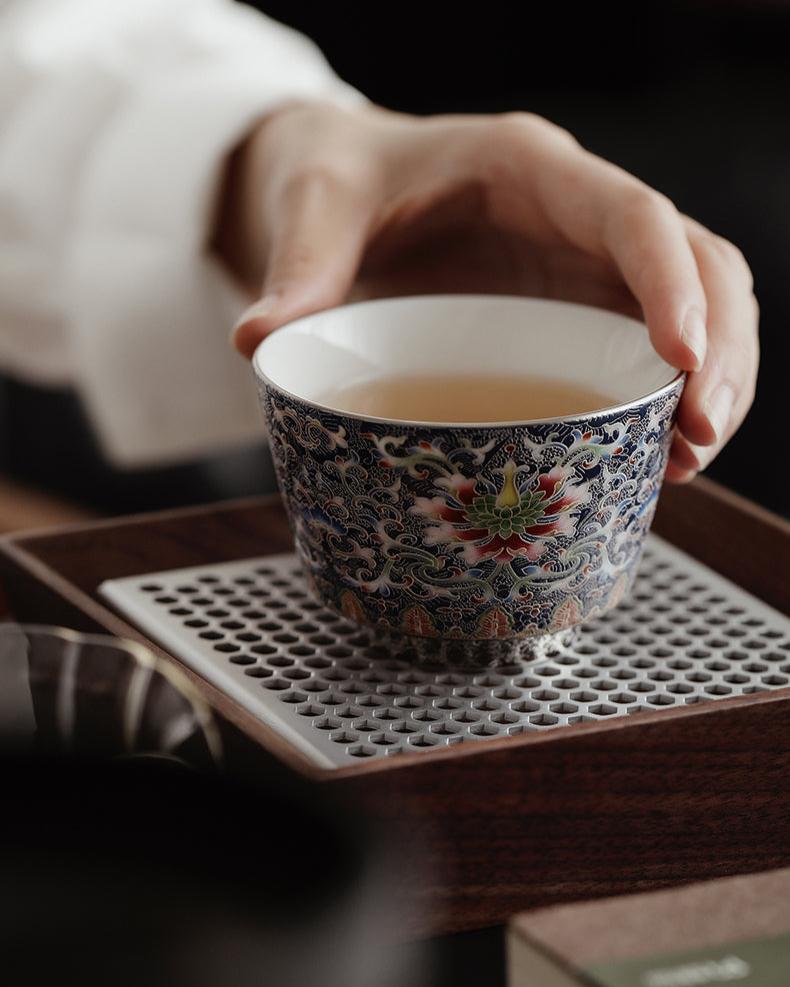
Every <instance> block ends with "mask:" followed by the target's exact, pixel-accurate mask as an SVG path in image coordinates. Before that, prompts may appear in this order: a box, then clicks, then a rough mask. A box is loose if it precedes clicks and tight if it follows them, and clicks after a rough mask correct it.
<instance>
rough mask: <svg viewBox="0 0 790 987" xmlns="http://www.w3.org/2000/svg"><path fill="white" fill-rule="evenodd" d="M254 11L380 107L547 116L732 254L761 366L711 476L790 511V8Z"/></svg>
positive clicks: (492, 6) (276, 5)
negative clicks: (784, 444) (787, 476)
mask: <svg viewBox="0 0 790 987" xmlns="http://www.w3.org/2000/svg"><path fill="white" fill-rule="evenodd" d="M256 6H258V7H259V9H261V10H263V11H264V12H265V13H267V14H268V15H270V16H272V17H275V18H276V19H278V20H281V21H283V22H285V23H287V24H290V25H292V26H293V27H296V28H297V29H298V30H300V31H302V32H304V33H306V34H308V35H309V36H310V37H312V38H313V39H314V40H315V41H316V42H317V43H318V45H319V46H320V47H321V48H322V50H323V51H324V53H325V54H326V56H327V58H328V59H329V61H330V62H331V63H332V66H333V67H334V69H335V70H336V71H337V72H338V73H339V74H340V75H341V76H342V77H343V78H344V79H346V80H347V81H348V82H350V83H351V84H352V85H354V86H356V87H357V88H358V89H360V90H361V91H362V92H364V93H365V95H367V96H368V97H370V98H371V99H373V100H374V101H376V102H378V103H380V104H382V105H384V106H388V107H391V108H392V109H397V110H402V111H406V112H412V113H420V114H422V113H438V112H497V111H501V110H514V109H520V110H530V111H532V112H536V113H540V114H542V115H544V116H546V117H549V118H550V119H551V120H554V121H555V122H557V123H559V124H561V125H562V126H564V127H566V128H568V129H569V130H570V131H572V132H573V133H574V134H575V136H576V137H577V138H578V139H579V140H580V141H581V142H582V144H584V146H585V147H587V148H589V149H590V150H592V151H595V152H596V153H598V154H601V155H603V156H604V157H606V158H609V159H610V160H612V161H615V162H617V163H618V164H620V165H622V166H623V167H624V168H627V169H628V170H629V171H631V172H633V173H634V174H636V175H638V176H639V177H640V178H642V179H643V180H644V181H646V182H648V183H649V184H650V185H652V186H654V187H655V188H658V189H659V190H660V191H662V192H664V193H665V194H666V195H668V196H669V197H670V198H671V199H672V200H673V201H674V202H675V203H676V205H677V206H678V207H679V208H680V209H681V210H682V211H683V212H686V213H688V214H689V215H691V216H694V217H695V218H696V219H699V220H700V221H701V222H703V223H704V224H705V225H706V226H709V227H710V228H711V229H712V230H714V231H715V232H716V233H720V234H721V235H722V236H725V237H727V238H728V239H730V240H732V241H733V242H734V243H736V244H738V246H739V247H740V248H741V249H742V250H743V252H744V253H745V254H746V257H747V259H748V260H749V262H750V264H751V266H752V270H753V272H754V276H755V292H756V294H757V297H758V299H759V301H760V305H761V310H762V319H761V344H762V354H763V356H762V367H761V371H760V381H759V385H758V396H757V400H756V402H755V405H754V408H753V410H752V412H751V414H750V416H749V418H748V419H747V421H746V423H745V424H744V425H743V427H742V428H741V430H740V432H739V433H738V435H737V436H736V437H735V438H734V439H733V440H732V441H731V442H730V443H729V445H728V446H727V448H726V449H725V451H724V452H723V453H722V454H721V455H720V456H719V458H718V459H717V460H716V462H715V463H714V464H713V465H712V466H711V467H710V468H709V470H708V474H709V475H710V476H712V477H714V478H715V479H717V480H720V481H722V482H723V483H725V484H727V485H728V486H732V487H734V488H735V489H736V490H739V491H740V492H741V493H743V494H746V495H747V496H749V497H751V498H754V499H755V500H757V501H760V502H761V503H763V504H765V505H767V506H769V507H772V508H773V509H774V510H778V511H782V512H786V511H787V510H788V499H787V494H786V491H785V489H784V487H783V485H782V484H779V483H772V482H770V480H769V476H770V471H769V470H767V469H766V468H765V467H766V465H767V462H770V461H771V460H772V459H774V457H775V456H776V452H777V442H780V443H781V441H782V440H781V439H779V438H778V435H779V434H780V432H781V430H782V421H783V416H784V414H785V413H786V412H784V411H783V408H782V405H783V403H784V400H783V398H784V395H783V390H784V388H783V383H784V382H783V376H784V375H785V374H786V372H787V370H788V366H787V364H788V348H787V332H788V326H790V294H788V289H787V282H788V277H789V276H790V181H788V171H789V170H790V125H789V124H790V121H789V120H788V115H789V111H790V4H788V3H785V2H774V3H765V2H761V0H746V2H741V3H729V2H725V0H719V2H711V3H698V2H685V3H672V2H663V3H658V2H651V0H646V2H644V0H643V2H634V3H630V4H616V3H606V2H602V3H601V2H599V3H588V4H572V3H566V2H565V3H564V2H555V3H553V4H546V3H540V4H535V3H529V2H527V3H524V2H522V3H503V2H498V0H495V2H487V3H484V4H482V3H481V4H472V5H469V6H464V7H462V6H461V5H460V4H459V5H450V4H437V3H434V4H431V3H399V4H361V3H359V4H352V3H345V4H338V3H332V4H308V3H299V2H294V0H279V2H278V0H272V2H269V0H267V2H264V3H257V4H256Z"/></svg>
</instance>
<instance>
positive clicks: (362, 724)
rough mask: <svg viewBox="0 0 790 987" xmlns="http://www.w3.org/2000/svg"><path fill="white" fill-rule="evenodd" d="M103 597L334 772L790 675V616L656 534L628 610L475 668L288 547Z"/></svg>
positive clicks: (131, 584) (128, 582)
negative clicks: (306, 564)
mask: <svg viewBox="0 0 790 987" xmlns="http://www.w3.org/2000/svg"><path fill="white" fill-rule="evenodd" d="M100 592H101V593H102V595H103V596H104V597H105V598H106V599H107V600H108V601H110V602H111V603H112V604H113V605H114V606H115V607H116V608H117V609H118V610H119V611H121V612H122V613H123V614H124V615H125V616H126V617H127V618H128V619H129V620H130V621H131V622H132V623H134V624H135V625H136V626H137V627H139V628H140V629H141V630H143V631H144V632H145V633H146V634H147V635H148V636H149V637H150V638H151V639H153V640H156V641H158V642H159V643H160V644H161V645H162V646H163V647H164V648H165V649H166V650H168V651H169V652H171V653H172V654H174V655H176V656H177V657H179V658H180V659H181V660H182V661H184V662H185V663H186V664H187V665H189V666H190V667H192V668H193V669H194V670H195V671H196V672H197V673H198V674H199V675H202V676H203V677H204V678H205V679H207V680H208V681H210V682H212V683H213V684H214V685H215V686H217V687H218V688H219V689H222V690H223V691H224V692H226V693H227V694H228V695H229V696H230V697H231V698H232V699H234V700H235V701H236V702H238V703H239V704H240V705H242V706H243V707H245V708H246V709H247V710H249V712H251V713H252V714H253V715H254V716H257V717H258V718H259V719H260V720H262V721H263V722H265V723H266V724H268V725H269V726H270V727H272V728H274V729H276V730H277V731H278V732H279V733H280V734H281V735H282V736H283V737H284V738H285V739H286V740H287V741H288V742H289V743H291V744H292V745H293V746H294V747H297V748H298V749H299V750H301V751H302V752H303V753H304V754H306V755H308V756H309V757H310V758H312V759H313V760H314V761H315V762H316V763H317V764H320V765H322V766H323V767H340V766H344V765H348V764H353V763H357V762H358V759H360V758H376V757H388V756H393V755H402V754H405V753H413V754H419V753H420V752H424V751H426V750H432V749H433V748H435V747H441V746H447V745H450V744H459V743H480V742H485V741H486V740H488V739H490V738H493V737H502V736H513V735H515V734H519V733H522V732H524V731H531V730H551V729H554V728H557V727H566V726H570V725H572V724H574V723H579V722H582V721H585V720H596V719H602V718H606V717H613V716H624V715H628V714H640V715H644V714H647V713H650V712H654V713H655V712H660V711H661V710H662V709H670V708H671V707H673V706H678V705H683V704H688V703H700V702H708V701H712V700H717V699H726V698H727V697H729V696H737V695H743V694H744V693H750V692H757V691H760V690H765V689H777V688H781V687H782V686H787V685H789V684H790V619H788V618H787V617H785V616H783V615H782V614H781V613H779V612H777V611H776V610H773V609H771V608H770V607H768V606H766V605H765V604H763V603H761V602H760V601H759V600H757V599H755V598H754V597H753V596H750V595H749V594H748V593H746V592H744V591H743V590H741V589H740V588H739V587H737V586H736V585H734V584H733V583H731V582H729V581H727V580H725V579H723V578H721V577H720V576H718V575H717V574H716V573H714V572H712V571H711V570H710V569H708V568H706V567H705V566H702V565H700V564H699V563H698V562H696V561H695V560H694V559H692V558H690V557H689V556H688V555H686V554H684V553H683V552H680V551H679V550H678V549H676V548H674V547H673V546H671V545H669V544H667V543H666V542H664V541H663V540H662V539H660V538H658V537H657V536H655V535H651V536H650V537H649V539H648V547H647V548H646V550H645V554H644V556H643V559H642V564H641V567H640V571H639V575H638V577H637V580H636V584H635V587H634V590H633V593H632V594H631V596H630V598H629V599H628V600H626V601H624V602H623V603H621V604H620V605H619V606H618V607H617V609H616V610H614V611H612V612H611V613H609V614H607V615H606V616H604V617H602V618H600V619H598V620H596V621H593V622H591V623H589V624H586V625H584V626H583V627H582V628H581V629H580V630H579V631H578V633H577V635H576V637H575V639H574V640H573V642H572V643H571V644H569V645H567V646H564V647H562V648H561V649H560V650H559V651H558V652H557V653H556V654H553V655H552V656H551V657H550V658H544V659H541V660H538V661H534V662H531V663H528V664H518V665H509V666H500V667H497V668H494V669H491V670H488V671H481V672H478V673H474V672H468V671H454V670H452V669H441V670H437V671H433V670H428V669H426V668H424V667H420V666H415V665H411V664H409V663H408V662H406V661H404V660H402V659H401V658H396V657H394V656H393V655H392V654H389V653H388V652H387V651H386V649H385V648H384V647H383V646H382V644H381V643H378V642H377V641H376V637H375V634H374V633H370V632H367V631H363V630H360V628H359V627H357V626H355V625H353V624H351V623H349V622H348V621H346V620H344V619H343V618H341V617H339V616H338V615H337V614H334V613H332V612H330V611H329V610H326V609H324V608H323V607H322V606H321V605H320V604H319V603H317V602H316V601H315V600H314V599H313V598H312V596H311V595H310V593H309V591H308V589H307V587H306V584H305V581H304V579H303V577H302V574H301V571H300V569H299V565H298V562H297V560H296V557H295V556H293V555H290V554H289V555H267V556H264V557H261V558H253V559H245V560H243V561H240V562H229V563H223V564H219V565H206V566H196V567H192V568H187V569H177V570H170V571H167V572H156V573H148V574H146V575H143V576H134V577H132V578H128V579H116V580H110V581H108V582H105V583H103V584H102V586H101V587H100Z"/></svg>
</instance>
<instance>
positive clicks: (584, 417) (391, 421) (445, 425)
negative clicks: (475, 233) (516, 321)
mask: <svg viewBox="0 0 790 987" xmlns="http://www.w3.org/2000/svg"><path fill="white" fill-rule="evenodd" d="M461 297H467V298H481V297H485V298H500V299H519V300H522V301H530V300H532V301H540V302H551V303H553V304H556V305H571V306H573V307H575V308H585V309H595V310H596V311H601V312H606V311H609V310H608V309H601V308H598V307H596V306H594V305H582V304H580V303H578V302H566V301H563V300H561V299H555V298H533V297H532V296H529V295H513V294H498V293H492V294H490V295H487V294H485V293H480V292H475V293H463V292H443V293H438V294H431V295H396V296H393V297H390V298H372V299H361V300H359V301H355V302H348V303H346V304H344V305H335V306H332V307H331V308H328V309H320V310H319V311H317V312H311V313H309V314H307V315H301V316H299V317H298V318H296V319H291V320H290V321H289V322H286V323H284V324H283V325H282V326H279V327H278V328H277V329H275V330H274V331H273V332H272V333H270V334H269V336H267V337H266V338H265V339H263V340H261V342H260V343H259V344H258V346H257V347H256V349H255V352H254V353H253V356H252V367H253V371H254V372H255V375H256V377H258V379H259V380H261V381H262V382H263V383H264V384H265V385H266V386H267V387H268V388H270V389H271V390H274V391H277V392H279V393H280V394H283V395H285V396H286V397H288V398H290V399H291V400H293V401H296V402H298V403H300V404H303V405H305V406H306V407H308V408H315V409H316V410H318V411H321V412H324V413H327V414H330V415H334V416H335V417H336V418H350V419H352V420H354V421H359V422H369V423H371V424H376V425H391V426H394V427H398V428H407V429H408V428H410V429H421V430H425V429H430V430H442V429H469V430H470V431H471V430H484V431H493V430H498V429H516V428H529V427H531V426H534V425H553V424H557V425H562V424H576V423H579V422H585V421H590V420H591V419H595V418H608V417H610V416H612V415H616V414H620V413H622V412H625V411H627V410H628V409H629V408H633V407H634V406H637V405H641V404H644V403H645V402H652V401H655V400H657V399H658V398H660V397H663V395H664V394H665V393H668V392H669V391H671V390H672V389H673V388H674V387H675V386H676V384H677V383H678V382H679V381H681V380H683V379H684V378H685V377H686V371H684V370H677V372H676V373H675V375H674V376H673V377H672V378H671V379H670V380H669V381H667V383H666V384H662V385H661V386H660V387H658V388H655V389H654V390H652V391H649V392H648V393H647V394H642V395H640V396H637V397H634V398H631V399H630V400H628V401H624V402H620V403H619V404H613V405H607V406H605V407H603V408H596V409H594V410H592V411H585V412H577V413H575V414H573V415H558V416H555V417H549V418H525V419H520V420H515V419H514V420H512V421H490V422H466V421H445V422H435V421H418V420H416V419H407V418H383V417H380V416H377V415H361V414H359V413H358V412H354V411H343V410H342V409H340V408H333V407H331V406H330V405H327V404H322V403H321V402H319V401H313V400H311V399H310V398H306V397H302V396H301V395H299V394H295V393H294V392H293V391H290V390H288V389H287V388H285V387H283V386H282V385H280V384H277V383H275V382H274V381H273V380H272V379H271V377H269V376H268V375H267V374H266V373H265V372H264V371H263V370H262V369H261V367H260V363H259V360H260V353H261V351H262V350H263V347H264V346H266V342H267V339H269V338H271V336H273V335H275V334H276V333H278V332H280V331H281V330H283V329H287V328H288V327H289V326H293V325H296V324H297V323H299V322H301V321H302V320H304V319H308V318H312V317H314V316H319V315H322V314H324V313H327V312H330V311H338V310H344V309H349V308H354V307H356V306H358V305H370V304H374V303H375V304H387V303H389V302H398V301H406V300H413V299H418V298H420V299H427V298H431V299H438V298H461ZM611 314H612V315H618V314H619V313H616V312H612V313H611Z"/></svg>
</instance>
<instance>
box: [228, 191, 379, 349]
mask: <svg viewBox="0 0 790 987" xmlns="http://www.w3.org/2000/svg"><path fill="white" fill-rule="evenodd" d="M371 216H372V210H371V208H370V206H369V205H368V204H366V203H365V202H364V201H362V200H361V197H360V194H359V192H358V191H356V190H354V189H351V188H348V187H340V183H338V182H334V181H331V180H329V179H327V178H326V177H325V176H309V177H308V178H306V179H304V180H302V181H300V182H298V183H296V184H295V185H293V186H292V187H291V188H290V189H289V190H288V195H286V196H284V197H283V199H282V200H281V203H280V205H279V208H278V209H277V210H276V211H275V215H274V217H273V222H272V237H271V248H270V251H269V258H268V263H267V266H266V278H265V280H264V285H263V295H262V297H261V298H260V299H259V300H258V301H257V302H255V304H253V305H251V306H250V307H249V308H248V309H247V310H246V311H245V312H244V313H243V314H242V316H241V318H240V319H239V321H238V322H237V323H236V325H235V326H234V327H233V331H232V333H231V338H232V340H233V343H234V345H235V346H236V348H237V349H238V350H239V351H240V352H241V353H242V354H244V356H246V357H247V358H248V359H249V358H251V357H252V354H253V353H254V351H255V348H256V346H257V345H258V343H259V342H260V341H261V340H262V339H263V338H264V337H265V336H267V335H268V334H269V333H270V332H272V331H273V330H275V329H277V328H278V327H279V326H281V325H283V324H284V323H286V322H290V321H292V320H293V319H297V318H299V317H300V316H303V315H309V314H310V313H311V312H318V311H320V310H321V309H325V308H331V307H332V306H334V305H339V304H341V303H342V302H343V300H344V299H345V297H346V295H347V294H348V291H349V289H350V288H351V285H352V284H353V283H354V278H355V277H356V274H357V270H358V268H359V263H360V260H361V257H362V253H363V251H364V249H365V243H366V239H367V234H368V230H369V227H370V220H371Z"/></svg>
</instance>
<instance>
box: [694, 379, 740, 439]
mask: <svg viewBox="0 0 790 987" xmlns="http://www.w3.org/2000/svg"><path fill="white" fill-rule="evenodd" d="M734 401H735V392H734V391H733V389H732V388H731V387H730V385H729V384H719V386H718V387H717V388H716V389H715V390H714V391H713V393H712V394H711V395H710V396H709V397H708V398H706V400H705V402H704V404H703V406H702V413H703V414H704V415H705V417H706V418H707V419H708V423H709V425H710V427H711V428H712V429H713V431H714V432H715V433H716V441H717V442H721V440H722V439H723V438H724V433H725V432H726V430H727V426H728V425H729V423H730V415H731V414H732V406H733V403H734Z"/></svg>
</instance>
